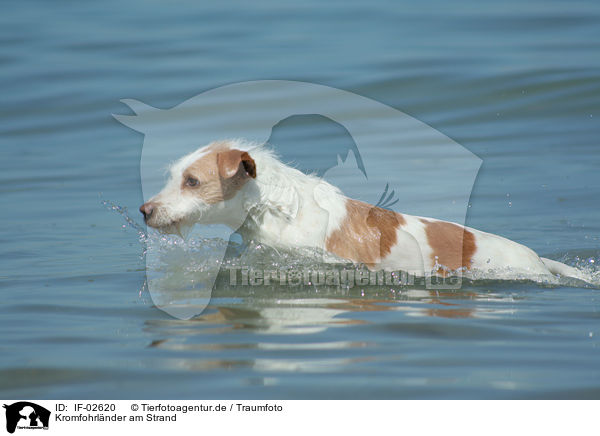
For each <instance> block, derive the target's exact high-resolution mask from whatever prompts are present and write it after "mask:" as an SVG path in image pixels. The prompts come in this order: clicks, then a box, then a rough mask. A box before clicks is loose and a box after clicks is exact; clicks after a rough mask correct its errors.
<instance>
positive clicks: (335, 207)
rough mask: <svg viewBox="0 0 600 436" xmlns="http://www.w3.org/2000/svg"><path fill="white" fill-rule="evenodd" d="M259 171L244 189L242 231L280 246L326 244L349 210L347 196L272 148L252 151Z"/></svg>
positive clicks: (245, 237)
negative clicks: (279, 156) (277, 155)
mask: <svg viewBox="0 0 600 436" xmlns="http://www.w3.org/2000/svg"><path fill="white" fill-rule="evenodd" d="M252 156H253V158H254V159H255V161H256V167H257V176H256V179H255V180H252V181H251V182H249V183H248V186H247V187H246V188H245V189H244V190H243V192H241V193H240V194H241V198H240V200H241V201H242V204H241V206H242V208H243V213H247V217H246V220H245V222H244V224H243V225H242V226H241V227H240V228H239V229H238V233H240V234H241V235H242V238H243V239H244V240H245V241H246V242H247V241H250V240H254V241H257V242H263V243H266V244H268V245H270V246H273V247H275V248H277V247H294V246H296V247H297V246H305V247H314V248H321V249H323V248H324V246H325V240H326V238H327V235H328V234H329V233H330V232H331V231H332V230H335V228H336V225H337V224H336V223H339V222H340V221H341V219H340V217H341V216H343V215H344V214H345V203H346V198H345V197H344V196H343V195H342V193H341V192H340V191H339V190H338V189H337V188H335V187H334V186H332V185H330V184H329V183H327V182H325V181H324V180H322V179H320V178H318V177H315V176H312V175H306V174H304V173H302V172H301V171H298V170H296V169H294V168H291V167H289V166H287V165H285V164H283V163H281V162H280V161H279V160H277V159H276V158H275V157H274V156H273V155H272V154H271V153H270V152H269V151H268V150H265V149H258V150H256V151H253V152H252Z"/></svg>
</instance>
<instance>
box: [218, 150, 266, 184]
mask: <svg viewBox="0 0 600 436" xmlns="http://www.w3.org/2000/svg"><path fill="white" fill-rule="evenodd" d="M217 167H218V168H219V175H220V176H221V177H222V178H224V179H230V178H231V177H233V176H235V175H236V174H239V173H240V172H241V173H242V175H244V176H247V177H252V178H253V179H254V178H256V164H255V163H254V159H252V158H251V157H250V155H249V154H248V153H247V152H245V151H241V150H236V149H234V150H227V151H222V152H220V153H219V154H217Z"/></svg>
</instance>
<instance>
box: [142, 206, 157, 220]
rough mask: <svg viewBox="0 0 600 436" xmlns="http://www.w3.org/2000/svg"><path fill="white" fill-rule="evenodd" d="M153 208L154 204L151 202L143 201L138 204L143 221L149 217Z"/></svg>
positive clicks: (154, 207)
mask: <svg viewBox="0 0 600 436" xmlns="http://www.w3.org/2000/svg"><path fill="white" fill-rule="evenodd" d="M155 209H156V205H155V204H154V203H151V202H148V203H144V204H142V205H141V206H140V212H141V213H142V215H144V221H146V222H147V221H148V220H149V219H150V217H151V216H152V213H154V210H155Z"/></svg>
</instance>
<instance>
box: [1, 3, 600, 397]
mask: <svg viewBox="0 0 600 436" xmlns="http://www.w3.org/2000/svg"><path fill="white" fill-rule="evenodd" d="M3 9H4V13H3V14H2V16H1V17H0V66H1V68H0V85H1V89H2V93H1V98H0V114H1V116H0V181H1V183H0V193H1V194H0V199H1V204H2V213H1V215H0V217H1V218H0V220H1V223H0V224H1V225H0V289H1V301H2V303H1V307H2V314H1V317H0V331H2V334H1V336H0V355H1V356H2V358H1V360H0V396H1V397H6V398H143V397H152V398H162V397H169V398H600V369H599V368H600V339H599V338H600V294H599V291H598V289H597V288H594V287H582V286H577V287H571V286H566V285H564V286H563V285H558V286H544V285H539V284H536V283H531V282H526V281H508V282H500V281H480V282H474V283H467V284H465V285H464V286H463V287H462V289H460V290H452V291H438V292H435V291H428V290H425V289H418V288H415V289H413V288H398V289H390V288H389V287H388V288H385V287H382V288H377V287H375V288H373V287H369V288H368V289H360V288H352V289H349V290H344V289H334V288H322V289H314V288H308V289H306V288H294V289H290V288H287V289H277V287H262V288H261V287H259V288H255V289H252V290H251V291H248V290H247V289H242V290H240V289H237V288H235V289H234V288H227V287H226V286H225V287H223V288H221V289H220V290H217V291H218V292H216V293H215V294H214V299H213V302H212V304H211V306H210V307H209V308H208V310H207V311H206V312H205V313H203V314H202V315H201V316H199V317H197V318H195V319H193V320H190V321H183V320H178V319H175V318H172V317H170V316H169V315H167V314H166V313H164V312H163V311H161V310H159V309H157V308H156V307H154V306H153V303H152V301H151V298H150V296H149V294H148V290H147V288H146V287H145V286H144V282H145V259H144V256H143V254H144V244H143V243H142V242H140V235H139V233H138V231H137V230H136V229H135V228H134V227H132V226H131V225H130V224H129V223H128V222H127V221H126V220H125V219H124V214H123V213H117V212H115V211H114V210H111V208H110V207H107V206H106V205H105V204H104V203H103V201H104V200H107V201H110V202H111V203H112V204H114V205H117V206H118V208H119V210H121V211H122V209H121V208H127V210H128V211H130V212H129V216H130V217H131V218H133V219H135V220H137V222H138V223H139V222H140V221H141V220H140V217H139V216H137V208H138V207H139V205H140V204H141V203H142V189H141V182H140V156H141V150H142V143H143V137H142V135H141V134H139V133H137V132H135V131H133V130H130V129H128V128H126V127H124V126H123V125H121V124H119V123H118V122H117V121H116V120H115V119H114V118H113V117H112V116H111V114H113V113H117V114H127V113H128V109H127V108H126V107H125V106H124V105H123V104H121V103H120V102H119V100H120V99H123V98H135V99H139V100H141V101H144V102H146V103H147V104H150V105H152V106H156V107H159V108H163V109H166V108H170V107H172V106H174V105H177V104H179V103H181V102H183V101H184V100H186V99H188V98H191V97H193V96H195V95H197V94H199V93H201V92H203V91H206V90H209V89H212V88H215V87H218V86H222V85H225V84H229V83H234V82H241V81H247V80H264V79H284V80H300V81H306V82H313V83H318V84H323V85H328V86H331V87H335V88H341V89H345V90H348V91H351V92H354V93H357V94H360V95H364V96H366V97H369V98H371V99H374V100H377V101H380V102H382V103H385V104H387V105H390V106H392V107H394V108H397V109H399V110H401V111H404V112H406V113H407V114H409V115H411V116H413V117H415V118H416V119H418V120H421V121H423V122H425V123H427V124H428V125H429V126H431V127H432V128H434V129H436V130H438V131H440V132H442V133H444V134H445V135H447V136H449V137H450V138H452V139H453V140H455V141H456V142H457V143H459V144H461V145H462V146H464V147H466V148H467V149H468V150H470V151H471V152H473V153H474V154H476V155H477V156H479V157H480V158H481V159H482V166H481V169H480V171H479V174H478V176H477V180H476V183H475V185H474V188H473V192H472V195H471V198H470V201H469V203H470V206H469V208H468V214H467V220H466V223H467V224H468V225H469V226H472V227H475V228H479V229H481V230H485V231H489V232H493V233H497V234H501V235H503V236H506V237H509V238H511V239H514V240H517V241H519V242H521V243H523V244H526V245H528V246H529V247H531V248H532V249H534V250H536V251H537V252H538V253H540V254H541V255H544V256H547V257H551V258H553V259H558V260H562V261H565V262H567V263H569V264H571V265H578V266H580V267H586V268H590V269H591V270H592V271H597V267H596V266H594V265H597V264H598V262H600V224H599V219H598V218H599V217H600V213H599V208H598V202H599V200H600V172H599V171H598V169H599V168H600V145H599V144H598V138H599V137H600V124H599V120H600V56H598V53H599V52H600V39H599V38H598V36H599V33H598V29H599V28H600V4H598V3H597V2H594V1H589V2H585V1H581V2H568V3H567V2H554V1H550V2H548V1H534V2H527V3H523V2H517V1H509V2H501V3H494V4H491V3H488V2H485V3H483V2H476V1H462V2H458V3H456V2H453V3H447V2H442V1H426V2H421V3H420V4H419V5H414V4H411V3H401V2H384V1H381V2H377V3H372V2H371V3H369V4H366V3H364V2H339V3H338V2H328V3H327V4H322V3H321V2H303V3H302V4H301V5H300V4H288V5H285V4H282V3H280V2H260V1H259V2H253V3H252V4H250V3H245V2H232V3H228V4H217V3H213V4H200V3H198V2H185V1H184V2H177V3H174V4H166V3H163V2H158V1H132V2H127V3H126V5H124V4H123V3H122V2H116V1H105V2H96V3H88V2H86V3H73V2H66V1H57V2H52V3H50V2H43V1H39V2H27V3H26V2H17V1H14V2H5V7H4V8H3ZM313 121H314V120H313ZM293 129H296V130H295V131H294V132H295V133H294V134H293V135H291V136H293V137H296V138H300V137H301V138H303V139H305V140H306V147H307V150H319V149H320V147H322V143H323V142H322V141H325V140H330V139H327V138H325V139H323V138H322V137H320V135H319V134H318V133H319V132H320V130H319V129H318V128H314V129H312V130H311V124H310V122H309V123H304V124H302V123H300V124H299V125H296V126H293ZM334 130H335V129H333V130H331V132H332V133H331V134H332V135H336V134H337V133H335V131H334ZM338 133H339V132H338ZM279 138H281V139H282V140H284V139H285V138H286V136H285V133H281V134H280V136H279ZM282 146H284V144H283V143H282ZM431 158H432V159H433V158H434V157H431ZM313 164H314V165H313V168H318V165H319V162H314V163H313ZM403 188H405V189H410V187H403ZM396 189H399V188H396ZM400 209H401V208H400ZM142 239H143V238H142ZM592 261H593V262H592Z"/></svg>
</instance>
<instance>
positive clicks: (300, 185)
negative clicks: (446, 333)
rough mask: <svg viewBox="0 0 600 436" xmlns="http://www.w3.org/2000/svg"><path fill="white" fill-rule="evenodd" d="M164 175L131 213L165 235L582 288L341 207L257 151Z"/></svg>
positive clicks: (533, 260)
mask: <svg viewBox="0 0 600 436" xmlns="http://www.w3.org/2000/svg"><path fill="white" fill-rule="evenodd" d="M170 173H171V174H170V179H169V181H168V183H167V185H166V186H165V187H164V189H163V190H162V191H161V192H160V193H159V194H157V195H156V196H154V197H153V198H152V199H150V201H148V202H146V203H144V204H143V205H142V206H141V207H140V212H142V214H143V215H144V219H145V221H146V223H147V224H148V225H149V226H151V227H154V228H157V229H159V230H161V231H163V232H166V233H178V234H181V233H182V232H183V231H184V229H189V228H191V227H192V226H193V225H194V224H196V223H202V224H214V223H218V224H226V225H228V226H229V227H231V228H232V229H233V230H237V231H238V232H239V233H240V234H241V235H242V237H243V239H244V240H245V241H250V240H254V241H257V242H262V243H265V244H267V245H269V246H271V247H273V248H276V249H278V248H283V249H295V248H298V247H308V248H315V249H320V250H325V251H326V252H329V253H332V254H334V255H336V256H337V257H339V258H342V259H347V260H350V261H352V262H356V263H363V264H366V265H367V266H369V268H372V269H384V270H393V271H396V270H402V271H406V272H409V273H413V274H416V275H425V274H430V273H434V274H438V275H443V276H444V275H449V274H460V273H462V272H464V271H471V272H479V273H481V274H483V276H485V273H486V272H488V271H496V272H497V271H506V270H510V271H511V276H512V277H514V274H515V273H522V274H524V275H526V276H527V277H531V276H544V275H546V276H547V275H549V274H559V275H562V276H569V277H575V278H579V279H582V280H586V279H585V277H584V276H583V273H582V272H581V271H579V270H577V269H576V268H573V267H570V266H567V265H565V264H563V263H560V262H557V261H553V260H550V259H545V258H542V257H539V256H538V255H537V254H536V253H535V252H533V251H532V250H531V249H529V248H527V247H525V246H523V245H521V244H518V243H516V242H513V241H510V240H508V239H506V238H502V237H500V236H496V235H493V234H490V233H485V232H482V231H479V230H475V229H472V228H469V227H464V226H461V225H459V224H454V223H450V222H446V221H440V220H436V219H432V218H422V217H417V216H411V215H405V214H400V213H396V212H393V211H390V210H386V209H381V208H379V207H375V206H371V205H369V204H367V203H364V202H361V201H357V200H352V199H350V198H347V197H345V196H344V195H343V194H342V193H341V192H340V190H339V189H337V188H336V187H334V186H332V185H331V184H329V183H327V182H325V181H324V180H322V179H320V178H317V177H314V176H310V175H306V174H304V173H302V172H300V171H298V170H296V169H294V168H291V167H289V166H286V165H284V164H283V163H281V162H280V161H279V160H278V159H277V158H276V157H275V156H274V155H273V153H272V152H271V151H269V150H268V149H266V148H264V147H262V146H259V145H256V144H249V143H245V142H242V141H237V140H232V141H220V142H214V143H212V144H210V145H208V146H206V147H203V148H200V149H199V150H197V151H195V152H193V153H191V154H189V155H187V156H185V157H183V158H181V159H180V160H179V161H177V162H176V163H175V164H173V165H172V166H171V169H170ZM481 274H480V275H479V276H480V277H481V276H482V275H481ZM494 277H495V278H498V275H497V274H495V275H494Z"/></svg>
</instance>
